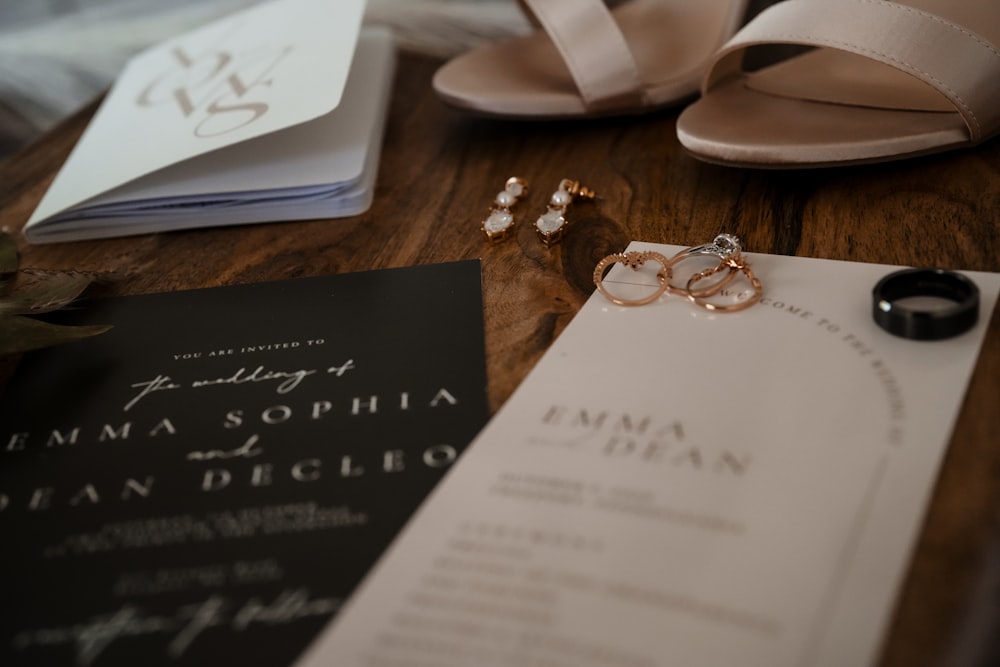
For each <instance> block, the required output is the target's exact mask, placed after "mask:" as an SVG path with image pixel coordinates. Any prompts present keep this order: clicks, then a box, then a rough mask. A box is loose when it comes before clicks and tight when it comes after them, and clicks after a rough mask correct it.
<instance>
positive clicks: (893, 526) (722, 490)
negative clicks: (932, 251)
mask: <svg viewBox="0 0 1000 667" xmlns="http://www.w3.org/2000/svg"><path fill="white" fill-rule="evenodd" d="M629 249H630V250H657V251H659V252H661V253H664V254H667V255H668V256H669V255H672V254H673V253H674V252H676V251H678V250H680V248H677V247H671V246H659V245H652V244H641V243H633V244H632V245H631V246H630V248H629ZM747 257H748V259H749V260H750V262H751V263H752V266H753V269H754V271H755V273H756V274H757V276H758V277H759V278H760V280H761V281H762V283H763V285H764V298H763V300H762V302H761V303H760V304H758V305H756V306H753V307H751V308H749V309H747V310H744V311H741V312H736V313H711V312H708V311H706V310H703V309H700V308H699V307H697V306H696V305H694V304H692V303H690V302H688V301H687V300H685V299H684V298H681V297H678V296H674V295H668V296H664V297H661V299H660V300H658V301H657V302H655V303H653V304H650V305H647V306H642V307H634V308H626V307H620V306H616V305H613V304H612V303H610V302H609V301H607V300H606V299H605V298H604V297H603V296H601V295H600V294H598V293H595V294H594V295H593V296H592V297H591V298H590V300H589V301H588V302H587V303H586V304H585V305H584V307H583V308H582V309H581V311H580V312H579V313H578V314H577V316H576V317H575V318H574V320H573V321H572V322H571V323H570V325H569V326H568V327H567V328H566V330H565V331H564V332H563V334H562V335H561V336H560V337H559V338H558V340H556V342H555V343H554V344H553V345H552V347H551V348H550V350H549V351H548V352H547V353H546V354H545V356H544V357H543V358H542V359H541V361H540V362H539V363H538V365H537V366H536V367H535V368H534V369H533V370H532V372H531V373H530V374H529V376H528V377H527V378H526V379H525V381H524V382H523V384H522V385H521V386H520V387H519V388H518V390H517V391H516V392H515V393H514V395H513V396H512V397H511V398H510V399H509V400H508V402H507V403H506V404H505V405H504V406H503V408H502V409H501V410H500V411H499V413H498V414H497V415H496V416H495V418H494V419H493V420H492V421H491V423H490V424H489V425H488V426H487V427H486V428H485V429H484V430H483V432H482V433H481V434H480V435H479V437H478V438H477V439H476V440H475V441H474V443H473V444H472V446H471V447H470V448H469V449H468V450H467V452H466V453H465V454H464V455H463V458H462V459H460V460H459V462H458V463H457V464H456V466H455V467H454V468H453V469H452V471H451V472H450V473H449V475H448V477H446V478H445V480H444V481H443V482H442V483H441V484H440V485H439V486H438V487H437V488H436V490H435V492H434V493H433V494H432V496H431V497H430V499H429V500H428V501H427V502H426V503H425V504H424V505H423V507H422V508H421V510H420V511H419V512H418V514H417V515H416V516H415V517H414V519H413V520H411V522H410V523H409V524H408V526H407V528H406V529H405V530H404V531H403V532H402V534H401V536H400V537H399V538H397V541H396V542H395V544H394V546H393V547H392V548H391V550H390V551H389V552H388V553H387V554H386V556H385V557H383V559H382V560H381V562H380V563H379V565H378V566H377V567H376V568H375V569H374V571H373V572H372V573H371V574H370V575H369V576H368V578H367V579H366V581H365V582H364V583H363V584H362V586H361V588H360V590H359V591H358V592H357V593H356V594H355V595H354V596H353V597H352V598H351V599H350V600H349V602H348V604H347V606H346V607H345V608H344V610H343V611H342V612H341V613H340V614H339V615H338V616H337V617H336V619H335V620H334V621H333V623H332V624H331V626H330V627H329V628H328V629H327V630H326V631H325V632H324V633H323V634H321V635H320V637H319V639H318V640H317V641H316V642H315V643H314V644H313V645H312V647H311V648H310V649H309V650H308V651H307V652H306V654H305V655H304V656H303V658H302V659H301V661H300V663H299V664H298V667H315V666H318V665H333V664H336V665H339V666H340V665H344V666H347V665H367V666H372V667H374V666H390V665H391V666H392V667H426V666H430V665H435V666H452V665H546V666H551V667H561V666H563V665H565V666H566V667H570V666H572V667H588V666H596V665H612V666H615V667H651V666H654V665H684V666H685V667H719V666H720V665H742V666H749V665H761V666H766V667H784V666H792V665H795V666H799V665H820V666H825V667H843V666H844V665H855V666H857V665H867V664H871V663H872V662H873V661H874V660H875V658H876V657H877V652H878V649H879V645H880V640H881V638H882V635H883V633H884V629H885V627H886V624H887V622H888V620H889V617H890V612H891V610H892V607H893V604H894V598H895V596H896V593H897V590H898V587H899V584H900V581H901V578H902V576H903V574H904V572H905V568H906V565H907V561H908V559H909V556H910V552H911V549H912V546H913V544H914V541H915V537H916V535H917V531H918V529H919V526H920V522H921V519H922V516H923V513H924V510H925V507H926V504H927V502H928V498H929V495H930V492H931V489H932V486H933V484H934V481H935V478H936V475H937V472H938V467H939V464H940V461H941V458H942V455H943V453H944V451H945V448H946V446H947V443H948V440H949V435H950V433H951V431H952V428H953V424H954V421H955V419H956V416H957V414H958V410H959V407H960V405H961V402H962V399H963V395H964V393H965V389H966V385H967V382H968V379H969V376H970V374H971V371H972V369H973V367H974V365H975V361H976V358H977V355H978V350H979V348H980V345H981V343H982V340H983V337H984V334H985V332H986V328H987V325H988V322H989V319H990V313H991V311H992V308H993V306H994V304H995V302H996V300H997V293H998V290H1000V274H989V273H976V272H969V273H967V274H966V275H968V276H969V277H970V278H972V280H974V281H975V282H976V283H977V284H978V286H979V288H980V290H981V297H982V306H981V314H980V319H979V323H978V324H977V325H976V327H975V328H973V329H972V330H970V331H968V332H967V333H965V334H963V335H961V336H958V337H956V338H952V339H949V340H943V341H934V342H928V341H913V340H907V339H903V338H898V337H894V336H892V335H890V334H888V333H886V332H885V331H883V330H882V329H880V328H879V327H878V326H877V325H876V324H875V323H874V321H873V320H872V317H871V308H872V300H871V290H872V287H873V285H874V284H875V283H876V282H877V281H878V280H879V279H880V278H881V277H882V276H884V275H885V274H887V273H888V272H890V271H892V270H894V269H895V268H898V267H891V266H882V265H873V264H858V263H849V262H840V261H829V260H818V259H806V258H798V257H779V256H769V255H755V254H747ZM643 279H645V280H647V281H648V280H652V278H651V276H649V275H645V274H642V273H633V272H630V271H629V270H628V269H626V268H624V267H622V266H621V265H618V266H616V267H615V268H614V269H613V271H612V273H611V274H609V277H608V280H610V281H612V282H614V281H636V280H640V281H641V280H643ZM653 284H654V285H655V282H653ZM621 287H622V288H623V289H631V287H629V286H627V285H624V286H621Z"/></svg>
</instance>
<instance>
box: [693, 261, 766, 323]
mask: <svg viewBox="0 0 1000 667" xmlns="http://www.w3.org/2000/svg"><path fill="white" fill-rule="evenodd" d="M720 271H728V272H729V274H728V275H727V276H726V278H724V279H723V281H725V282H726V284H728V283H730V282H732V281H733V279H735V278H736V277H737V276H738V275H739V274H740V273H742V274H743V275H744V276H746V278H747V280H749V281H750V285H751V286H752V287H753V290H754V291H753V294H752V295H750V296H749V297H748V298H746V299H743V300H742V301H737V302H735V303H727V304H719V303H712V302H711V301H709V300H708V298H709V297H711V296H714V295H716V294H718V293H719V292H720V291H721V288H718V287H717V285H718V283H713V284H712V285H711V286H710V287H708V288H707V289H701V290H699V289H698V288H696V287H695V285H696V283H698V282H699V281H702V280H705V279H706V278H709V277H711V276H713V275H715V274H716V273H719V272H720ZM723 281H720V282H723ZM686 290H687V294H688V299H690V300H691V301H693V302H694V303H696V304H698V305H699V306H701V307H702V308H705V309H706V310H711V311H713V312H716V313H731V312H735V311H737V310H743V309H744V308H749V307H750V306H752V305H754V304H755V303H757V302H758V301H760V297H761V296H762V295H763V294H764V287H763V285H761V282H760V280H759V279H758V278H757V276H756V275H754V272H753V271H751V270H750V265H749V264H747V263H746V262H745V261H744V260H743V258H742V257H733V258H729V259H727V260H725V261H723V262H720V263H719V265H718V266H714V267H712V268H710V269H705V270H704V271H700V272H698V273H696V274H694V275H693V276H691V278H690V279H688V281H687V285H686Z"/></svg>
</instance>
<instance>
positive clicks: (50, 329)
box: [0, 316, 111, 355]
mask: <svg viewBox="0 0 1000 667" xmlns="http://www.w3.org/2000/svg"><path fill="white" fill-rule="evenodd" d="M110 328H111V327H110V326H106V325H87V326H65V325H61V324H50V323H48V322H42V321H41V320H35V319H32V318H30V317H19V316H10V317H0V355H3V354H14V353H16V352H27V351H28V350H36V349H39V348H42V347H48V346H50V345H59V344H61V343H69V342H72V341H75V340H81V339H83V338H89V337H90V336H96V335H97V334H102V333H104V332H105V331H107V330H109V329H110Z"/></svg>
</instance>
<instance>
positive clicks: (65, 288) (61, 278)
mask: <svg viewBox="0 0 1000 667" xmlns="http://www.w3.org/2000/svg"><path fill="white" fill-rule="evenodd" d="M93 281H94V278H93V276H91V275H89V274H84V273H77V272H71V271H70V272H45V273H29V272H23V275H22V278H21V279H20V280H18V284H17V287H16V289H15V290H14V292H13V293H12V294H10V295H9V296H7V297H4V298H0V316H3V315H26V314H33V313H47V312H49V311H51V310H56V309H58V308H62V307H63V306H65V305H66V304H68V303H69V302H71V301H72V300H73V299H75V298H76V297H78V296H80V294H81V293H82V292H83V290H85V289H87V287H88V286H89V285H90V284H91V283H92V282H93Z"/></svg>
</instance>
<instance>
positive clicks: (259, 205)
mask: <svg viewBox="0 0 1000 667" xmlns="http://www.w3.org/2000/svg"><path fill="white" fill-rule="evenodd" d="M364 8H365V2H364V0H338V2H325V1H324V0H276V1H274V2H270V3H266V4H262V5H258V6H255V7H253V8H251V9H249V10H246V11H243V12H241V13H238V14H235V15H233V16H230V17H227V18H225V19H222V20H219V21H217V22H214V23H212V24H209V25H207V26H204V27H202V28H199V29H198V30H195V31H193V32H191V33H188V34H185V35H182V36H179V37H177V38H174V39H172V40H169V41H168V42H166V43H163V44H161V45H159V46H157V47H154V48H152V49H150V50H148V51H146V52H144V53H142V54H139V55H137V56H136V57H135V58H133V59H132V60H131V61H130V62H129V64H128V65H127V66H126V68H125V69H124V71H123V72H122V74H121V75H120V77H119V78H118V80H117V81H116V83H115V85H114V86H113V87H112V89H111V91H110V92H109V93H108V96H107V98H106V99H105V101H104V102H103V103H102V105H101V107H100V109H99V110H98V111H97V113H96V115H95V116H94V118H93V120H92V121H91V123H90V125H89V126H88V128H87V130H86V132H85V133H84V134H83V136H82V137H81V139H80V141H79V142H78V144H77V146H76V147H75V149H74V150H73V152H72V153H71V154H70V156H69V158H68V159H67V161H66V163H65V164H64V165H63V167H62V169H61V170H60V172H59V174H58V175H57V177H56V179H55V181H54V182H53V183H52V186H51V187H50V188H49V190H48V192H47V193H46V194H45V196H44V197H43V199H42V201H41V203H40V204H39V205H38V208H37V209H36V210H35V212H34V214H33V215H32V217H31V219H30V220H29V221H28V224H27V225H26V226H25V235H26V237H27V238H28V240H29V241H32V242H35V243H43V242H52V241H71V240H81V239H90V238H100V237H112V236H128V235H134V234H145V233H149V232H156V231H165V230H172V229H182V228H191V227H207V226H217V225H234V224H245V223H254V222H267V221H278V220H292V219H308V218H333V217H341V216H349V215H356V214H358V213H361V212H363V211H364V210H366V209H367V208H368V207H369V206H370V204H371V200H372V194H373V188H374V182H375V177H376V173H377V170H378V158H379V152H380V149H381V140H382V133H383V127H384V119H385V112H386V108H387V105H388V100H389V94H390V84H391V79H392V74H393V70H394V61H395V58H394V53H395V48H394V44H393V40H392V37H391V35H390V34H389V33H388V32H387V31H383V30H378V29H372V28H366V29H364V30H362V29H361V21H362V17H363V14H364Z"/></svg>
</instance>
